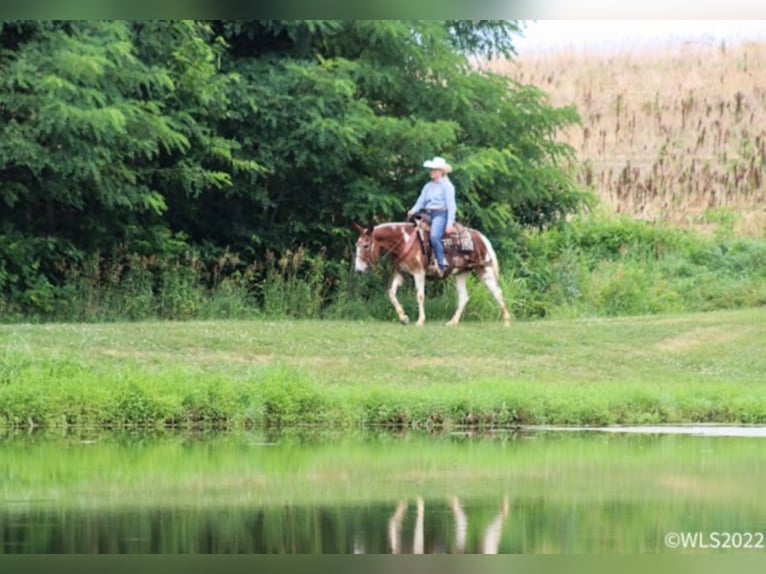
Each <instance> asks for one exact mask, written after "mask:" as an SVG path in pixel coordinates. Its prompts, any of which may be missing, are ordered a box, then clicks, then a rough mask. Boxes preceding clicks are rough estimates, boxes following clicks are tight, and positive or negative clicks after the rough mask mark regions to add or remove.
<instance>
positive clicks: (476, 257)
mask: <svg viewBox="0 0 766 574" xmlns="http://www.w3.org/2000/svg"><path fill="white" fill-rule="evenodd" d="M354 228H355V229H356V231H357V232H358V233H359V239H358V240H357V242H356V263H355V268H356V270H357V271H358V272H361V273H363V272H365V271H367V269H369V267H370V265H371V264H372V263H373V262H374V261H376V260H377V259H378V258H379V257H381V254H384V256H387V257H389V258H390V259H391V261H392V262H393V264H394V276H393V279H392V281H391V287H389V289H388V298H389V300H390V301H391V304H392V305H393V306H394V309H396V314H397V315H398V316H399V320H400V321H401V322H402V323H404V324H407V323H409V321H410V319H409V317H407V314H406V313H405V312H404V309H403V308H402V306H401V304H400V303H399V300H398V299H397V298H396V292H397V290H398V289H399V287H400V286H401V285H402V283H404V275H403V274H404V273H407V274H409V275H412V277H413V279H414V280H415V288H416V291H417V300H418V322H417V325H418V326H422V325H423V323H424V322H425V320H426V316H425V311H424V309H423V302H424V300H425V284H426V277H429V278H434V277H435V278H439V277H440V275H439V271H438V268H437V267H436V264H435V262H434V261H433V260H432V259H433V258H432V257H431V254H430V246H428V233H423V232H422V231H419V230H418V228H417V227H416V226H415V224H413V223H381V224H380V225H376V226H374V227H373V226H372V225H370V226H368V227H367V228H366V229H365V228H364V227H362V226H360V225H357V224H354ZM464 232H465V233H467V234H469V237H470V239H471V240H472V243H473V249H472V250H471V251H470V252H467V251H458V250H457V249H455V248H453V249H450V248H449V247H448V248H445V252H444V257H445V262H446V264H447V267H446V269H445V275H444V276H445V277H447V276H449V275H453V274H454V275H455V285H456V287H457V295H458V301H457V309H455V314H454V315H453V316H452V318H451V319H450V320H449V321H448V322H447V325H450V326H453V325H457V324H458V321H460V316H461V315H462V314H463V309H464V308H465V305H466V303H468V289H466V281H467V279H468V274H469V273H471V272H473V273H475V274H476V275H477V276H478V277H479V279H481V280H482V281H483V282H484V284H485V285H486V286H487V288H488V289H489V290H490V292H491V293H492V295H493V296H494V298H495V300H496V301H497V303H498V305H500V312H501V313H502V316H503V323H504V324H505V326H508V325H509V324H510V322H511V317H510V315H509V314H508V308H507V307H506V306H505V301H504V300H503V292H502V290H501V289H500V283H499V281H500V269H499V267H498V264H497V256H496V255H495V251H494V249H492V245H491V244H490V242H489V240H488V239H487V238H486V237H485V236H484V235H483V234H482V233H479V232H478V231H476V230H474V229H464ZM445 240H450V241H452V244H453V245H455V244H456V243H457V241H458V237H457V236H453V237H450V236H448V235H445Z"/></svg>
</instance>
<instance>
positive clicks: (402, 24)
mask: <svg viewBox="0 0 766 574" xmlns="http://www.w3.org/2000/svg"><path fill="white" fill-rule="evenodd" d="M517 31H518V27H517V25H516V24H515V23H513V22H503V21H426V22H423V21H413V22H408V21H296V20H293V21H213V22H200V21H170V22H165V21H161V22H149V21H147V22H128V21H108V22H103V21H91V22H78V21H67V22H59V21H52V22H45V21H39V22H5V23H0V122H1V123H0V245H2V246H3V247H4V248H3V250H2V252H1V253H0V289H2V290H3V291H4V293H5V295H8V294H9V293H11V294H12V295H13V293H16V294H20V293H21V294H23V293H27V294H28V293H29V292H30V289H32V290H33V291H34V285H38V287H39V286H40V285H43V286H45V285H55V283H56V280H57V273H58V272H59V270H60V269H61V268H62V262H71V261H76V260H77V259H78V258H82V257H84V256H85V255H86V254H90V253H94V252H99V253H103V254H105V255H106V256H107V257H108V256H112V255H114V254H117V253H120V252H122V253H125V252H127V253H143V254H153V253H160V252H164V251H166V250H167V249H169V248H170V247H169V246H174V245H175V246H177V245H178V244H179V242H180V244H185V245H190V246H197V247H199V248H202V249H207V250H209V251H210V252H211V253H219V252H222V251H224V250H233V251H235V252H238V253H240V254H242V255H243V256H244V257H245V259H250V260H253V259H257V258H259V257H262V256H263V255H264V254H265V253H266V252H267V251H276V252H281V251H284V250H285V249H289V248H296V247H297V246H304V247H306V248H307V249H309V250H310V251H316V250H318V249H320V248H324V249H326V250H327V251H326V252H327V254H328V256H329V257H330V259H336V260H337V259H339V258H341V257H343V256H345V255H347V249H348V244H349V238H350V237H351V235H350V233H351V232H350V231H349V228H350V223H351V222H353V221H364V222H366V221H370V220H377V221H381V220H387V219H401V217H402V216H403V214H404V213H405V211H406V210H407V208H408V207H409V206H410V205H411V204H412V203H413V202H414V199H415V197H416V195H417V193H418V191H419V189H420V187H421V186H422V184H423V182H424V176H425V174H424V171H423V170H422V168H421V167H420V166H421V164H422V161H423V160H424V159H425V158H427V157H431V156H433V155H444V156H445V157H447V158H448V159H449V160H450V161H451V162H452V163H453V164H454V165H455V167H456V170H455V172H454V175H453V181H454V182H455V184H456V188H457V191H458V205H459V214H458V217H459V218H460V219H461V220H463V221H465V222H467V223H470V224H473V225H475V226H477V227H481V228H482V229H483V230H484V231H486V232H488V233H490V234H491V235H493V236H495V237H497V238H500V239H502V238H504V237H509V228H510V227H512V226H514V225H517V224H521V225H535V226H545V225H549V224H551V223H554V222H556V221H557V220H560V219H561V218H562V217H564V216H565V215H566V214H568V213H571V212H572V211H573V210H575V209H576V208H577V206H578V205H579V204H580V203H581V202H582V200H583V196H582V195H581V194H580V193H579V192H578V190H577V189H576V188H575V187H574V184H573V181H572V179H571V178H570V177H569V175H568V173H567V171H566V168H567V164H568V162H569V161H570V160H571V159H572V158H571V153H572V151H571V149H570V148H568V147H567V146H566V145H563V144H561V143H558V142H557V141H556V133H557V131H558V130H559V129H560V128H562V127H564V126H566V125H568V124H570V123H572V122H575V121H577V116H576V113H575V112H574V110H572V109H554V108H552V107H550V106H549V105H548V104H547V103H546V99H545V94H543V93H542V92H541V91H540V90H538V89H537V88H535V87H533V86H526V85H520V84H516V83H514V82H511V81H510V80H509V79H508V78H507V77H504V76H501V75H498V74H494V73H491V72H489V71H487V70H486V69H485V67H482V65H481V63H482V62H483V61H485V60H486V59H489V58H493V57H501V56H502V57H508V56H512V55H513V53H514V52H513V35H514V34H515V33H516V32H517ZM38 291H39V289H38ZM40 292H42V291H40Z"/></svg>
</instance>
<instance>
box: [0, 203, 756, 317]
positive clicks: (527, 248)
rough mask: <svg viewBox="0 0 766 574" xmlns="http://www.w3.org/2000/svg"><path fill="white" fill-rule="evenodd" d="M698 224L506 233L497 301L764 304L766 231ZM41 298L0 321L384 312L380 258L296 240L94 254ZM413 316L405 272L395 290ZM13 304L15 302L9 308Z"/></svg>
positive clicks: (448, 285)
mask: <svg viewBox="0 0 766 574" xmlns="http://www.w3.org/2000/svg"><path fill="white" fill-rule="evenodd" d="M709 215H710V216H709V217H708V218H707V222H708V226H709V229H708V231H707V232H704V233H703V232H700V231H699V230H684V229H681V228H678V227H676V226H672V225H669V224H667V223H662V222H659V223H650V222H646V221H641V220H635V219H630V218H627V217H623V218H618V217H614V216H612V215H601V214H599V213H592V214H589V215H583V216H578V217H575V218H573V219H572V220H570V221H569V222H567V223H565V224H563V225H561V226H560V227H558V228H553V229H547V230H544V231H527V232H524V233H521V234H519V235H518V236H517V238H516V242H515V243H514V245H513V246H512V249H508V250H506V251H507V253H506V254H505V260H504V261H502V262H501V271H502V277H501V284H502V287H503V291H504V294H505V298H506V302H507V304H508V305H509V308H510V310H511V312H512V314H513V315H514V316H515V317H516V318H517V319H531V318H540V317H582V316H624V315H642V314H656V313H668V312H674V313H675V312H695V311H710V310H716V309H736V308H744V307H753V306H760V305H764V304H766V240H764V239H759V238H753V237H746V236H739V235H737V234H736V233H735V231H734V228H735V225H736V218H735V217H733V216H731V215H732V214H731V213H729V212H724V211H718V212H716V213H715V214H714V215H715V216H713V215H712V214H709ZM65 277H66V279H65V281H64V282H63V284H62V285H61V286H59V287H55V288H54V287H52V286H48V288H47V289H48V291H47V295H46V297H44V298H43V301H44V306H43V307H34V306H32V307H30V306H29V305H27V306H26V307H21V306H19V302H18V301H13V300H7V299H6V300H4V301H2V303H0V313H2V316H1V317H2V320H3V321H4V322H16V321H25V322H26V321H30V320H31V321H35V320H38V321H51V320H53V321H80V322H83V321H84V322H98V321H125V320H128V321H136V320H146V319H157V318H159V319H173V320H191V319H231V318H238V319H247V318H259V317H262V318H269V319H318V318H325V319H351V320H376V321H395V320H396V315H395V313H394V311H393V309H392V307H391V304H390V302H389V300H388V296H387V294H386V289H387V286H388V282H389V281H390V268H389V266H388V265H386V263H385V262H383V263H381V264H380V265H378V266H376V267H375V268H374V269H373V271H372V273H369V274H367V275H359V274H356V273H354V272H353V271H352V270H351V267H350V264H348V263H346V264H343V263H341V264H338V263H337V262H333V261H329V260H328V259H327V258H326V257H325V256H324V254H323V253H322V252H320V253H318V254H316V255H311V254H308V253H307V252H305V251H304V250H303V249H297V250H295V251H288V252H285V253H283V254H280V255H276V254H268V255H267V257H266V258H265V260H264V261H262V262H256V263H253V264H249V265H244V264H243V263H242V262H240V261H239V260H238V258H237V257H236V256H235V255H233V254H226V255H225V256H222V258H221V259H220V261H217V262H216V263H215V265H213V266H212V271H211V266H210V265H209V264H208V265H204V264H203V263H202V262H201V258H200V257H199V256H198V255H196V254H194V253H193V252H189V253H187V254H184V255H182V256H178V257H172V258H171V257H169V258H164V259H162V258H158V257H145V256H139V255H129V256H125V257H122V258H119V259H117V260H106V259H105V258H103V257H100V256H97V255H96V256H93V257H91V258H88V259H86V260H85V261H83V262H82V263H81V264H79V265H71V266H70V267H69V268H68V269H67V270H66V273H65ZM469 292H470V294H471V300H470V301H469V303H468V306H467V307H466V311H465V313H464V316H463V317H464V319H463V320H464V321H466V322H470V321H497V320H499V311H498V307H497V303H496V302H495V300H494V299H493V298H492V296H491V295H490V293H489V291H488V290H487V289H486V288H485V287H484V286H483V285H482V284H481V283H480V282H479V281H477V280H476V279H475V278H473V277H472V278H471V279H470V281H469ZM399 298H400V300H401V302H402V304H403V306H404V308H405V310H406V311H407V312H408V313H409V314H410V315H411V316H413V315H414V314H416V313H417V303H416V299H415V290H414V286H413V282H412V281H411V280H410V281H408V282H407V283H406V285H405V286H404V287H402V289H400V292H399ZM14 305H16V307H14ZM455 305H456V294H455V289H454V285H453V281H452V280H447V281H443V282H429V283H428V284H427V290H426V314H427V317H428V320H431V321H446V320H448V319H449V318H450V317H451V316H452V313H453V312H454V308H455Z"/></svg>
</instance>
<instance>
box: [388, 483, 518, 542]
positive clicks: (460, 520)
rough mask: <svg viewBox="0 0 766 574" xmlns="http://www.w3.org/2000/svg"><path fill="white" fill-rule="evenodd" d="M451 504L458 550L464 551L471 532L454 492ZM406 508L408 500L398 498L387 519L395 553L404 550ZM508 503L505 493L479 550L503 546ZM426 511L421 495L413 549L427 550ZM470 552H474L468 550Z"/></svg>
mask: <svg viewBox="0 0 766 574" xmlns="http://www.w3.org/2000/svg"><path fill="white" fill-rule="evenodd" d="M448 502H449V507H450V509H451V510H452V515H453V517H454V521H455V552H456V553H459V554H462V553H465V552H466V539H467V535H468V517H467V516H466V513H465V511H464V510H463V507H462V505H461V504H460V500H459V499H458V498H457V497H456V496H452V497H450V498H449V500H448ZM406 512H407V502H406V501H404V500H401V501H399V504H397V506H396V510H394V513H393V514H392V515H391V518H390V519H389V520H388V547H389V550H390V551H391V553H392V554H401V553H402V551H403V550H402V521H403V520H404V517H405V515H406ZM508 513H509V504H508V497H507V496H505V497H503V501H502V504H501V505H500V509H499V511H498V513H497V515H496V516H495V517H494V519H493V520H492V521H491V522H490V523H489V524H488V525H487V526H486V528H485V529H484V532H483V535H482V537H481V540H480V543H479V546H478V548H477V549H476V550H475V553H477V554H497V553H498V551H499V549H500V540H501V538H502V534H503V525H504V524H505V520H506V518H507V517H508ZM424 514H425V503H424V502H423V497H421V496H418V497H417V499H416V500H415V528H414V531H413V537H412V553H413V554H424V553H425V552H426V548H425V539H424V528H423V523H424ZM469 552H472V551H471V550H469Z"/></svg>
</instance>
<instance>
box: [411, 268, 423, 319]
mask: <svg viewBox="0 0 766 574" xmlns="http://www.w3.org/2000/svg"><path fill="white" fill-rule="evenodd" d="M412 278H413V279H414V280H415V293H416V296H417V299H418V322H417V323H416V325H417V326H418V327H422V326H423V324H424V323H425V322H426V309H425V301H426V274H425V271H423V272H420V273H413V274H412Z"/></svg>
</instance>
